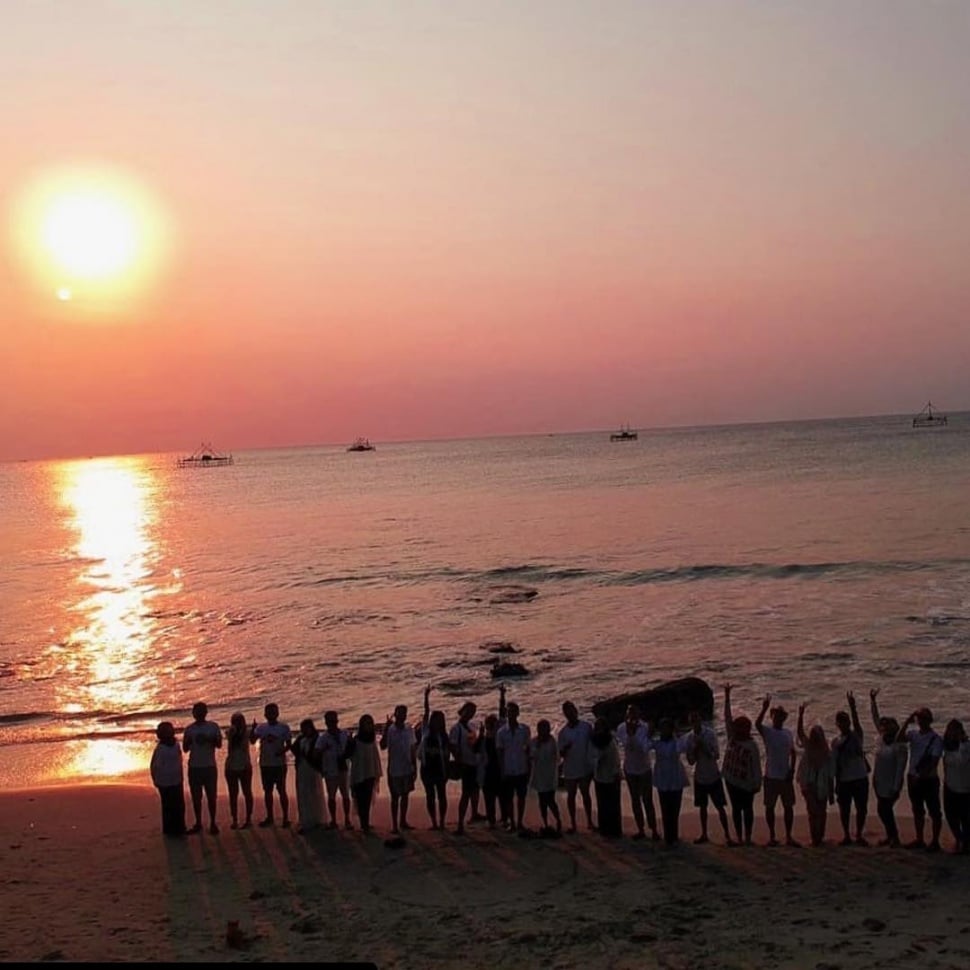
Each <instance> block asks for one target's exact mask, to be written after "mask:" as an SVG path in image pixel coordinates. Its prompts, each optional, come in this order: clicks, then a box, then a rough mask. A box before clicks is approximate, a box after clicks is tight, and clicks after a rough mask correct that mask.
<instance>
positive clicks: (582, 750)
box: [559, 721, 593, 780]
mask: <svg viewBox="0 0 970 970" xmlns="http://www.w3.org/2000/svg"><path fill="white" fill-rule="evenodd" d="M592 734H593V726H592V725H591V724H589V723H588V722H587V721H577V722H576V723H575V724H568V723H567V724H564V725H563V726H562V727H561V728H560V729H559V753H560V754H561V755H562V776H563V778H568V779H570V780H575V779H578V778H588V777H589V776H590V775H591V774H592V771H591V770H590V756H589V739H590V737H591V736H592Z"/></svg>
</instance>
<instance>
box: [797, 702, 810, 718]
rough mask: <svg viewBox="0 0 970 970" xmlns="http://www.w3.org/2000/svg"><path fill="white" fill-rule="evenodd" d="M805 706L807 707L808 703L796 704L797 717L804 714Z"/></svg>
mask: <svg viewBox="0 0 970 970" xmlns="http://www.w3.org/2000/svg"><path fill="white" fill-rule="evenodd" d="M807 707H808V704H799V705H798V716H799V717H803V716H804V714H805V710H806V708H807Z"/></svg>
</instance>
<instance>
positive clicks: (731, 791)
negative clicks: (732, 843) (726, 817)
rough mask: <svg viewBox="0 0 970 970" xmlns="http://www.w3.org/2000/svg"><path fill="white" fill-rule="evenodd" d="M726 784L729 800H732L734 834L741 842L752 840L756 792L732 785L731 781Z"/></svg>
mask: <svg viewBox="0 0 970 970" xmlns="http://www.w3.org/2000/svg"><path fill="white" fill-rule="evenodd" d="M724 784H725V785H726V786H727V791H728V798H730V799H731V818H732V819H733V820H734V833H735V835H737V837H738V841H739V842H742V841H747V840H748V839H750V838H751V831H752V829H753V828H754V792H753V791H748V790H747V789H746V788H739V787H738V786H737V785H732V784H731V783H730V782H729V781H726V782H725V783H724Z"/></svg>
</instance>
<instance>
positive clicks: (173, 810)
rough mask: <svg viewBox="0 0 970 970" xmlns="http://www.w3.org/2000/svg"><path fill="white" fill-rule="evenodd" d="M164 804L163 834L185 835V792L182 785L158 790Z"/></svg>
mask: <svg viewBox="0 0 970 970" xmlns="http://www.w3.org/2000/svg"><path fill="white" fill-rule="evenodd" d="M158 797H159V798H160V799H161V802H162V832H163V834H165V835H185V792H184V790H183V789H182V786H181V785H165V786H164V787H163V788H159V789H158Z"/></svg>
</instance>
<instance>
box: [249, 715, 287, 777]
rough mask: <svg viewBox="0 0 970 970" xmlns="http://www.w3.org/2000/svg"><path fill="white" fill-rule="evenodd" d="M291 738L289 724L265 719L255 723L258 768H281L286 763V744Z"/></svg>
mask: <svg viewBox="0 0 970 970" xmlns="http://www.w3.org/2000/svg"><path fill="white" fill-rule="evenodd" d="M291 738H292V734H290V726H289V724H284V723H283V722H282V721H277V722H276V723H275V724H270V723H269V721H265V722H264V723H263V724H257V725H256V740H257V741H259V766H260V768H282V767H284V766H285V765H286V745H287V744H288V743H289V741H290V739H291Z"/></svg>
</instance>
